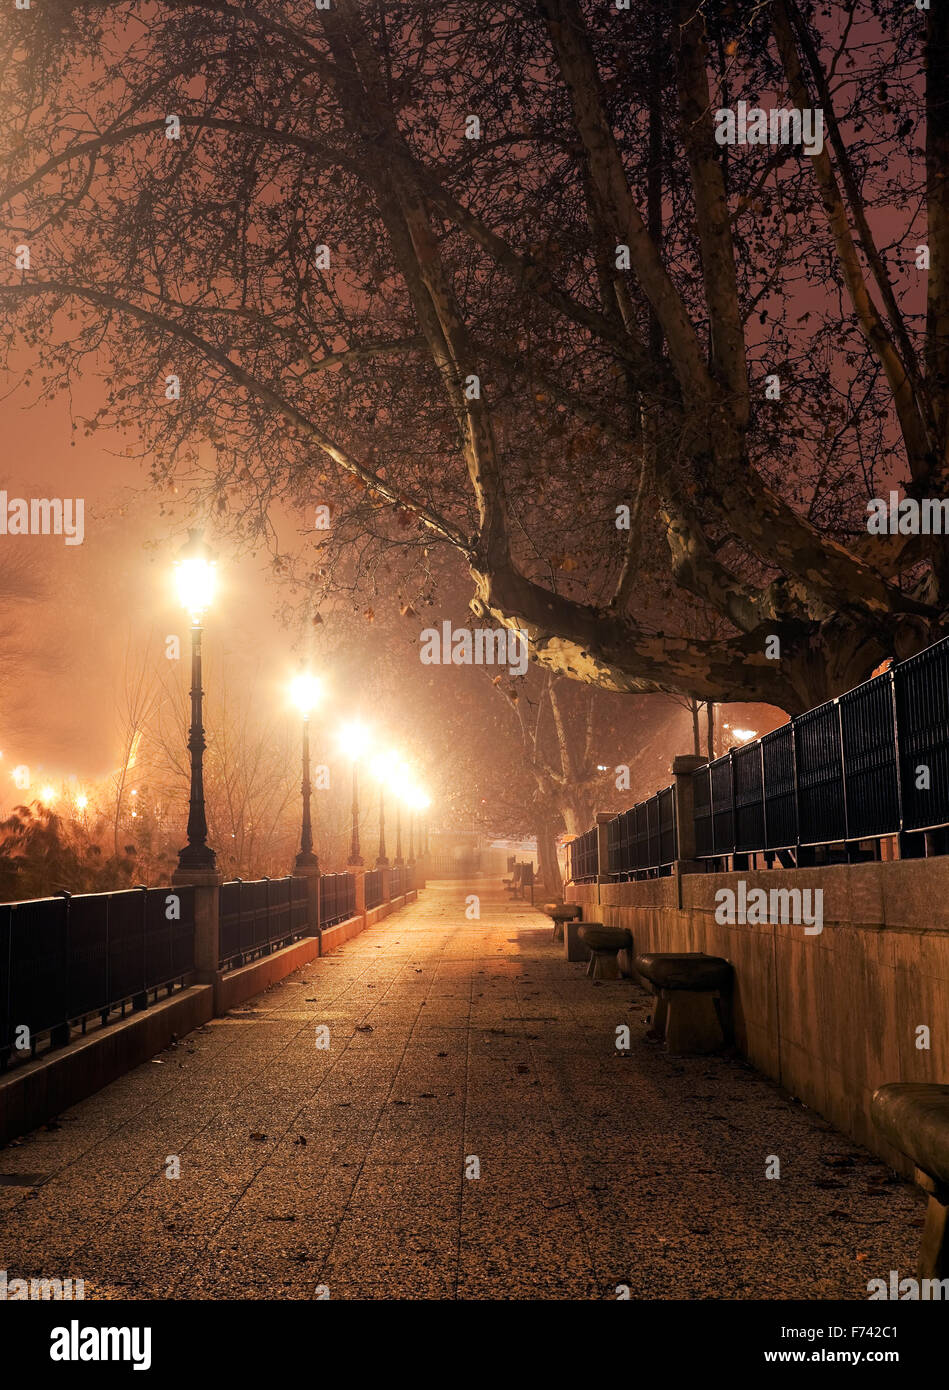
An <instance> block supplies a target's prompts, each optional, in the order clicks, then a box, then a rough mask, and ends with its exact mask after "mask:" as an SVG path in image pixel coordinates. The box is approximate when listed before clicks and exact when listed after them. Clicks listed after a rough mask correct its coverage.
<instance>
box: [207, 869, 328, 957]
mask: <svg viewBox="0 0 949 1390" xmlns="http://www.w3.org/2000/svg"><path fill="white" fill-rule="evenodd" d="M307 929H308V918H307V886H306V879H305V878H293V877H290V878H262V879H255V880H253V881H250V882H245V881H244V880H243V879H239V878H235V879H231V880H229V881H228V882H227V883H222V885H221V899H220V930H219V936H218V943H219V945H218V950H219V954H220V961H219V964H220V965H221V967H222V968H225V967H228V966H234V965H243V964H245V963H246V962H247V961H249V960H253V959H254V957H255V956H259V955H263V954H264V953H265V952H267V951H272V950H274V948H276V947H279V946H283V945H287V944H289V943H290V942H291V941H295V940H297V938H299V937H301V936H305V935H306V933H307Z"/></svg>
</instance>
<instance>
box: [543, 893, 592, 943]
mask: <svg viewBox="0 0 949 1390" xmlns="http://www.w3.org/2000/svg"><path fill="white" fill-rule="evenodd" d="M544 911H545V912H546V913H547V916H548V917H549V918H550V919H551V920H552V922H553V924H554V937H553V939H554V941H555V942H558V941H563V924H564V922H575V921H577V919H578V918H580V917H582V916H583V908H582V907H579V906H578V905H577V903H545V904H544Z"/></svg>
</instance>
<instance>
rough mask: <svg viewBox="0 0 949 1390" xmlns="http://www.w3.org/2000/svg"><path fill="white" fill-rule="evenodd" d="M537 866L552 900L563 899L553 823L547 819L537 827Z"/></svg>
mask: <svg viewBox="0 0 949 1390" xmlns="http://www.w3.org/2000/svg"><path fill="white" fill-rule="evenodd" d="M537 866H538V871H539V874H540V877H541V879H542V880H543V884H544V889H545V891H546V892H547V893H549V894H550V896H551V897H552V898H562V897H563V880H562V879H561V877H560V864H559V863H558V861H557V842H556V838H555V836H554V832H553V826H552V823H551V822H550V821H549V820H547V819H546V818H544V819H542V820H541V821H540V822H539V823H538V826H537Z"/></svg>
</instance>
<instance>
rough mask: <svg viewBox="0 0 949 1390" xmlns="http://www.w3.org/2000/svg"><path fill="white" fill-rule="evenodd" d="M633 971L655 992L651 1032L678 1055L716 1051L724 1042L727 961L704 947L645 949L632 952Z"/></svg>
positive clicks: (728, 988) (728, 987) (729, 980)
mask: <svg viewBox="0 0 949 1390" xmlns="http://www.w3.org/2000/svg"><path fill="white" fill-rule="evenodd" d="M634 964H635V968H636V970H637V972H638V973H639V974H640V975H641V976H642V977H643V979H644V980H647V981H648V982H649V984H650V985H651V986H652V988H653V992H654V994H655V996H656V1010H655V1016H654V1019H653V1025H652V1030H651V1036H652V1037H654V1038H656V1039H658V1040H659V1041H664V1042H665V1045H666V1051H667V1052H672V1053H677V1054H680V1055H690V1054H702V1053H706V1052H717V1051H718V1049H719V1048H720V1047H721V1046H722V1045H723V1043H724V1042H725V1028H724V1026H723V1023H722V1009H721V1000H722V995H723V994H725V995H727V994H729V993H730V991H731V985H732V967H731V965H730V964H729V962H728V961H727V960H723V959H722V957H721V956H707V955H706V954H705V953H704V951H685V952H681V953H673V952H669V953H661V952H648V953H647V954H645V955H640V956H637V957H636V960H635V962H634Z"/></svg>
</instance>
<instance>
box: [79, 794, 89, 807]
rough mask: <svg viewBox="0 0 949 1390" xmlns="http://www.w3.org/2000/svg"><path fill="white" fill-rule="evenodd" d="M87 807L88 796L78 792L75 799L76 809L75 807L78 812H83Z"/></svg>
mask: <svg viewBox="0 0 949 1390" xmlns="http://www.w3.org/2000/svg"><path fill="white" fill-rule="evenodd" d="M88 805H89V798H88V796H86V795H85V793H84V792H80V793H79V795H78V796H77V797H76V807H77V809H78V810H80V811H84V810H85V809H86V807H87V806H88Z"/></svg>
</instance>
